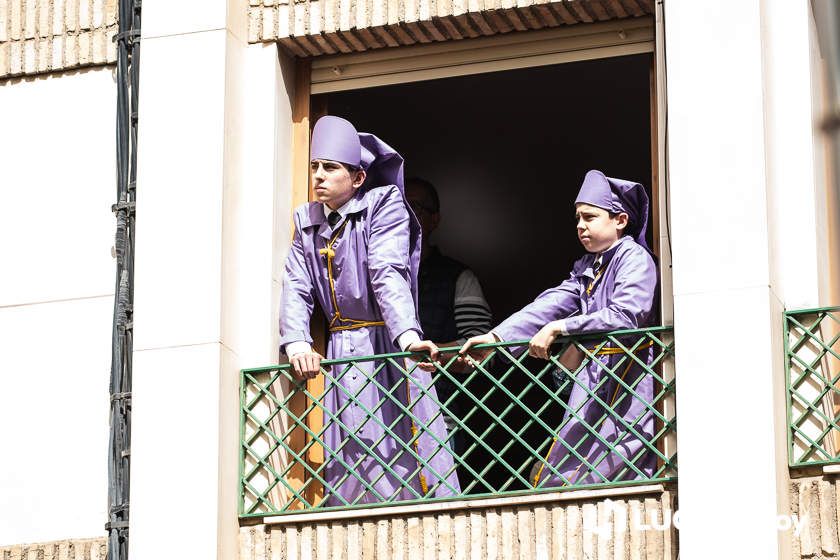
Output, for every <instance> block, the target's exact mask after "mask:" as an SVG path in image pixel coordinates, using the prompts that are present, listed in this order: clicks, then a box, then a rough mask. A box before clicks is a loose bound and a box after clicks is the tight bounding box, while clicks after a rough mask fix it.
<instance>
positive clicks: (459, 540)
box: [239, 491, 677, 560]
mask: <svg viewBox="0 0 840 560" xmlns="http://www.w3.org/2000/svg"><path fill="white" fill-rule="evenodd" d="M674 511H675V507H674V501H673V494H671V493H670V492H667V491H666V492H660V493H657V494H640V495H636V496H633V495H630V496H624V497H615V498H614V499H613V500H611V501H610V500H605V499H604V498H601V499H590V500H572V501H568V502H566V501H564V502H555V503H547V504H537V505H534V504H530V505H519V506H516V505H513V504H511V505H509V506H502V507H490V508H474V509H469V510H466V509H464V510H455V511H445V512H440V513H425V514H422V513H416V514H410V515H405V514H403V515H392V516H387V517H378V518H377V517H373V518H363V519H346V520H336V521H325V520H321V521H319V520H318V519H317V518H314V519H312V520H309V521H306V522H302V523H296V524H282V525H257V526H252V527H243V528H242V529H241V530H240V533H239V560H281V559H282V560H298V559H301V560H303V559H305V558H309V559H312V558H318V559H319V560H326V559H331V560H343V559H346V560H373V559H376V560H391V559H393V560H398V559H404V560H421V559H422V560H433V559H441V560H443V559H452V558H454V559H466V558H470V559H475V560H483V559H488V560H496V559H504V560H508V559H510V560H513V559H528V560H530V559H548V558H555V559H560V558H568V559H570V560H571V559H582V558H586V559H588V560H607V559H609V560H625V559H627V560H629V559H631V558H632V559H650V560H674V559H676V558H677V548H676V547H677V542H676V531H675V530H674V529H673V527H671V526H670V524H669V523H666V522H663V520H665V521H667V520H669V519H671V516H672V514H673V512H674ZM651 520H653V522H652V523H651ZM654 526H657V527H659V528H655V527H654ZM665 526H667V527H668V528H667V529H665V528H664V527H665ZM660 529H661V530H660Z"/></svg>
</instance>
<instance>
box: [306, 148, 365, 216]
mask: <svg viewBox="0 0 840 560" xmlns="http://www.w3.org/2000/svg"><path fill="white" fill-rule="evenodd" d="M309 169H310V170H311V172H312V173H311V174H312V189H313V190H314V191H315V196H316V197H317V198H318V202H321V203H322V204H326V205H327V206H329V207H330V209H332V210H337V209H339V208H341V206H342V205H344V203H345V202H347V201H348V200H350V199H351V198H353V195H354V194H356V190H357V189H358V188H359V187H361V186H362V183H364V182H365V172H364V170H361V169H360V170H358V171H350V170H349V169H348V168H347V167H346V166H344V164H342V163H339V162H337V161H329V160H322V159H313V160H312V162H311V163H310V164H309Z"/></svg>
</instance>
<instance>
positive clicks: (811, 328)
mask: <svg viewBox="0 0 840 560" xmlns="http://www.w3.org/2000/svg"><path fill="white" fill-rule="evenodd" d="M784 335H785V377H786V386H787V416H788V450H789V456H788V462H789V464H790V466H791V467H801V466H807V465H825V464H829V463H837V462H840V344H838V342H840V307H822V308H817V309H803V310H797V311H787V312H785V314H784Z"/></svg>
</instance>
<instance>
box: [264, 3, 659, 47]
mask: <svg viewBox="0 0 840 560" xmlns="http://www.w3.org/2000/svg"><path fill="white" fill-rule="evenodd" d="M249 2H250V7H249V8H248V19H249V29H248V40H249V41H251V42H259V41H278V42H280V43H281V44H282V45H284V46H285V47H286V48H287V49H288V50H289V51H291V52H292V53H293V54H295V55H296V56H317V55H321V54H335V53H348V52H359V51H365V50H368V49H376V48H382V47H396V46H400V45H413V44H417V43H431V42H436V41H449V40H459V39H469V38H475V37H482V36H488V35H495V34H497V33H508V32H511V31H527V30H532V29H547V28H552V27H559V26H564V25H574V24H577V23H591V22H596V21H606V20H611V19H621V18H630V17H641V16H650V15H652V14H653V13H654V7H653V0H553V1H552V0H481V1H478V0H399V1H397V0H369V1H362V0H302V1H301V0H249Z"/></svg>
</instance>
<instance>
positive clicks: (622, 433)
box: [493, 236, 658, 487]
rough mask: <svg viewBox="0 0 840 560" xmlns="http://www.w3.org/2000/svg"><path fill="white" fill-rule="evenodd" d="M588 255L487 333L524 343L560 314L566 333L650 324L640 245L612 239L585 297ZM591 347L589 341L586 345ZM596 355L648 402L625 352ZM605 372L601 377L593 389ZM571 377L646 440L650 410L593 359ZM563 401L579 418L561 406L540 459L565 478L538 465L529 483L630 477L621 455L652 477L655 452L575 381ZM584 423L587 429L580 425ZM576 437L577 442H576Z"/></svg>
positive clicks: (651, 293)
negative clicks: (547, 447)
mask: <svg viewBox="0 0 840 560" xmlns="http://www.w3.org/2000/svg"><path fill="white" fill-rule="evenodd" d="M595 257H596V255H594V254H587V255H585V256H583V257H581V258H580V259H578V260H577V261H576V262H575V264H574V267H573V268H572V273H571V276H570V278H569V279H567V280H565V281H564V282H563V283H562V284H560V285H559V286H557V287H555V288H551V289H549V290H546V291H545V292H543V293H542V294H540V295H539V297H537V299H536V300H534V301H533V302H532V303H531V304H529V305H528V306H526V307H525V308H523V309H522V310H520V311H518V312H517V313H515V314H513V315H511V316H510V317H509V318H508V319H507V320H505V321H504V322H503V323H502V324H501V325H499V326H498V327H496V328H495V329H493V332H495V333H496V334H497V335H498V336H499V337H500V338H501V339H502V340H525V339H530V338H532V337H533V336H534V335H535V334H536V333H537V331H539V330H540V329H541V328H542V327H544V326H545V325H547V324H548V323H550V322H552V321H555V320H557V319H564V318H565V326H566V330H567V331H568V332H569V334H570V335H574V334H581V333H591V332H603V331H613V330H619V329H636V328H644V327H647V326H650V325H651V323H652V322H653V321H654V320H655V311H654V309H653V307H654V298H655V294H656V286H657V278H658V276H657V272H656V265H655V264H654V261H653V259H652V258H651V256H650V254H649V253H648V252H647V250H646V249H645V248H643V247H642V246H641V245H639V244H637V243H636V242H635V241H634V240H633V238H631V237H630V236H624V237H622V238H620V239H619V241H618V243H617V244H616V245H615V246H614V247H612V248H611V249H610V250H609V251H606V252H605V254H604V258H605V262H606V260H607V259H609V261H608V262H606V268H605V269H604V272H603V274H602V275H601V278H600V279H599V280H598V282H597V283H596V284H595V286H594V289H593V290H591V293H590V294H587V293H586V288H587V287H588V286H589V285H590V283H591V282H592V280H593V278H594V277H595V275H594V273H593V270H592V266H593V264H594V261H595ZM636 340H638V338H637V337H629V338H625V339H623V340H622V344H624V345H625V346H628V348H632V344H633V343H634V342H635V341H636ZM594 345H595V341H593V342H592V345H591V346H590V345H587V347H588V348H591V347H592V346H594ZM652 353H653V349H652V348H645V349H642V350H638V351H636V356H637V357H638V358H639V359H640V360H642V361H643V362H645V363H648V364H649V363H650V361H651V359H652V357H651V356H652ZM596 359H597V360H599V361H600V362H601V363H602V364H603V365H604V366H606V367H608V368H610V369H612V370H614V371H615V372H616V375H619V376H621V375H622V374H623V376H624V377H623V379H624V381H625V383H627V384H628V385H629V386H630V387H634V390H635V391H636V393H637V394H638V395H639V396H640V397H641V398H642V399H644V401H645V402H648V403H650V402H651V400H652V398H653V390H654V386H653V379H652V377H651V376H650V374H647V373H645V372H644V370H643V369H642V368H641V366H639V364H638V363H636V362H634V361H632V358H631V357H629V356H627V355H625V354H621V353H619V354H612V355H597V356H596ZM622 360H623V362H622ZM619 362H622V364H621V366H620V367H618V366H617V364H618V363H619ZM631 362H632V365H631V366H630V367H629V368H628V367H627V366H628V364H631ZM616 367H618V369H615V368H616ZM605 377H606V378H607V380H606V382H604V383H603V384H602V385H600V386H598V385H599V383H601V382H602V381H603V380H604V378H605ZM576 378H577V380H578V381H579V382H580V383H581V384H582V385H584V386H586V387H587V388H589V390H590V391H593V392H594V393H595V394H596V395H598V397H599V398H601V399H602V400H603V401H604V402H605V403H607V404H610V405H612V404H613V403H618V404H617V405H616V406H615V407H614V408H615V410H616V414H617V415H618V416H620V417H622V418H623V419H624V420H625V421H626V422H627V424H629V425H631V426H633V427H634V429H635V430H636V432H637V433H638V434H640V435H641V436H642V437H644V438H645V439H646V440H647V441H650V440H651V439H652V438H653V430H654V417H653V414H652V412H651V411H650V409H649V408H647V407H646V406H645V404H644V403H643V401H642V400H640V399H639V398H637V397H635V396H633V395H632V394H631V393H629V392H628V391H627V390H626V389H624V388H623V387H622V386H621V385H620V384H619V383H618V382H617V381H616V380H615V379H614V378H613V377H612V376H610V375H609V374H608V373H606V372H605V371H604V370H603V369H601V367H600V366H599V365H598V364H597V363H595V362H594V360H593V361H592V362H589V363H588V364H587V366H586V367H583V368H580V369H579V371H578V372H577V375H576ZM596 387H597V389H596ZM568 405H569V407H570V408H571V410H574V411H575V412H576V414H577V415H578V416H579V417H580V420H579V419H577V418H574V417H573V416H572V415H571V414H570V413H569V411H568V410H567V411H566V413H565V415H564V418H563V422H562V423H561V426H560V429H559V430H558V432H557V433H556V441H555V442H554V443H553V445H552V446H551V449H550V451H549V452H548V456H547V457H546V462H547V463H548V464H550V465H552V466H553V467H554V468H555V469H556V471H557V472H558V473H559V474H561V475H562V476H563V478H565V479H566V480H563V478H561V477H559V476H558V475H557V474H554V473H553V472H551V469H549V468H548V467H544V468H542V470H541V472H540V473H539V475H538V478H537V480H534V479H532V480H531V482H532V483H534V485H535V486H539V487H553V486H563V485H564V484H566V481H568V483H570V484H597V483H601V482H605V480H606V481H609V482H614V481H619V480H633V479H635V478H638V477H639V475H638V473H636V472H635V471H634V470H632V469H631V468H629V467H628V466H627V462H626V461H625V460H623V459H622V457H625V458H628V459H629V460H631V461H632V462H633V463H634V464H635V465H636V467H637V468H638V469H639V470H640V471H641V472H642V473H643V474H644V475H645V476H646V477H649V476H651V475H652V474H653V471H654V467H655V465H656V456H655V455H654V454H653V453H652V452H651V451H650V450H649V449H646V448H645V446H644V445H643V443H642V441H640V439H639V438H638V437H637V436H636V435H634V434H633V433H631V432H629V431H628V430H627V429H626V428H625V427H624V426H623V425H622V424H621V423H620V422H618V421H617V420H616V419H615V418H614V417H613V416H612V415H609V416H608V417H607V418H606V420H602V417H603V416H604V414H605V408H604V407H603V406H602V405H600V404H599V403H597V401H595V400H594V399H593V398H591V397H590V396H589V395H588V394H587V393H586V391H585V390H584V389H583V387H582V386H581V385H579V384H578V383H574V384H573V388H572V392H571V395H570V396H569V403H568ZM581 420H582V421H581ZM587 425H588V426H589V427H590V428H592V429H591V430H590V429H588V428H587V427H586V426H587ZM593 431H595V432H597V433H598V434H599V435H600V436H601V438H603V439H604V440H605V441H608V442H610V443H611V444H613V445H614V446H616V451H610V450H609V448H607V447H606V446H605V445H604V444H603V443H602V442H600V441H599V440H598V439H597V438H596V437H595V435H594V434H593ZM581 439H583V442H582V443H580V444H579V442H581ZM563 442H565V443H566V444H567V445H568V446H569V447H571V448H575V449H576V451H577V453H578V454H579V455H580V456H581V457H582V458H583V459H585V460H586V461H587V462H588V463H589V464H590V465H592V466H594V467H595V471H597V473H596V472H592V469H591V468H590V467H589V466H587V465H586V463H585V462H584V461H582V460H581V459H580V458H578V457H576V456H575V455H574V454H573V453H571V452H570V451H569V447H566V446H565V445H564V444H563ZM578 444H579V445H578ZM576 446H577V447H576ZM599 473H600V476H599ZM602 477H603V478H602Z"/></svg>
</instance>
